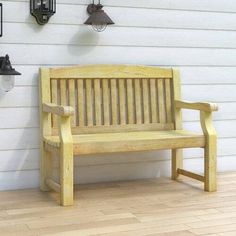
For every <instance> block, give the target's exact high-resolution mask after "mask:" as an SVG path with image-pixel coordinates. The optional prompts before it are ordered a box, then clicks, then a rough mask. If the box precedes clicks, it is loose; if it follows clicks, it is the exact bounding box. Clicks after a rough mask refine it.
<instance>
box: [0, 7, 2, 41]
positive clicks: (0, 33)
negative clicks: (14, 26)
mask: <svg viewBox="0 0 236 236" xmlns="http://www.w3.org/2000/svg"><path fill="white" fill-rule="evenodd" d="M0 37H2V3H0Z"/></svg>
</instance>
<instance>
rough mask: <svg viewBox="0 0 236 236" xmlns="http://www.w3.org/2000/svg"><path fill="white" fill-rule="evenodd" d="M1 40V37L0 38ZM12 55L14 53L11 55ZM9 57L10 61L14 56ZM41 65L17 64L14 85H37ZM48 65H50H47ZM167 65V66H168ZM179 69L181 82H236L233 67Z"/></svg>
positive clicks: (212, 83)
mask: <svg viewBox="0 0 236 236" xmlns="http://www.w3.org/2000/svg"><path fill="white" fill-rule="evenodd" d="M0 40H1V39H0ZM13 56H14V55H13ZM13 56H12V57H11V59H12V62H14V60H15V58H14V57H13ZM150 65H153V64H150ZM40 66H41V65H40V64H39V65H33V66H32V65H27V64H25V65H17V66H16V67H17V68H16V69H17V70H18V71H20V72H21V73H22V76H20V77H16V86H37V85H38V73H39V67H40ZM48 66H50V65H48ZM153 66H155V65H153ZM168 67H169V66H168ZM175 68H177V69H179V70H180V73H181V81H182V84H184V85H185V84H194V85H195V84H196V85H197V84H205V85H208V84H211V85H214V84H236V80H235V74H236V68H235V67H199V66H198V67H194V66H188V67H178V66H176V67H175Z"/></svg>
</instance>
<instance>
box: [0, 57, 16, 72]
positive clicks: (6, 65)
mask: <svg viewBox="0 0 236 236" xmlns="http://www.w3.org/2000/svg"><path fill="white" fill-rule="evenodd" d="M0 65H1V66H0V75H21V73H19V72H18V71H16V70H15V69H14V68H12V66H11V62H10V59H9V56H8V55H6V56H5V57H0Z"/></svg>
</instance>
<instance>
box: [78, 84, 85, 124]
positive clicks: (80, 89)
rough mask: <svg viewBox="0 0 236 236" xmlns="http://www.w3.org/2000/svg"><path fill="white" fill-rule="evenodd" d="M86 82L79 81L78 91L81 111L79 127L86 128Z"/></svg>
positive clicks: (79, 109)
mask: <svg viewBox="0 0 236 236" xmlns="http://www.w3.org/2000/svg"><path fill="white" fill-rule="evenodd" d="M83 82H84V81H83V80H82V79H79V80H78V81H77V89H78V111H79V114H78V115H79V126H85V119H84V105H85V99H84V83H83Z"/></svg>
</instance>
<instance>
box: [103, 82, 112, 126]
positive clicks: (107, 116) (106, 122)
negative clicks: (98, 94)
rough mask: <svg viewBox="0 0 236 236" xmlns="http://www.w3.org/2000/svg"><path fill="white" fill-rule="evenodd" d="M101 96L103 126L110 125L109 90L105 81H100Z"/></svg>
mask: <svg viewBox="0 0 236 236" xmlns="http://www.w3.org/2000/svg"><path fill="white" fill-rule="evenodd" d="M102 94H103V114H104V125H110V109H109V105H110V104H109V88H108V80H107V79H103V80H102Z"/></svg>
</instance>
